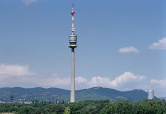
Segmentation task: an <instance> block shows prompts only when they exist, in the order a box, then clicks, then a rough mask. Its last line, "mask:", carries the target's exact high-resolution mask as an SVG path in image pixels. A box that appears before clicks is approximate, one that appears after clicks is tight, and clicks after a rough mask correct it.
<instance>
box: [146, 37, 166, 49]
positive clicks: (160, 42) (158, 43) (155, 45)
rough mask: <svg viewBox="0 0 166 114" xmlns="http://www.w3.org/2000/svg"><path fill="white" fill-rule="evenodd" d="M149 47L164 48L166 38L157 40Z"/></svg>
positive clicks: (165, 47) (165, 46)
mask: <svg viewBox="0 0 166 114" xmlns="http://www.w3.org/2000/svg"><path fill="white" fill-rule="evenodd" d="M149 49H159V50H166V38H163V39H161V40H159V41H158V42H155V43H153V44H152V45H150V46H149Z"/></svg>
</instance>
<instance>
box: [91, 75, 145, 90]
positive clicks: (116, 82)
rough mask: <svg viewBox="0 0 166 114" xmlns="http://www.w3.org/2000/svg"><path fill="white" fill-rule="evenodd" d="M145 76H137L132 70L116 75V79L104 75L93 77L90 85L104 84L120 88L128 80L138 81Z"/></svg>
mask: <svg viewBox="0 0 166 114" xmlns="http://www.w3.org/2000/svg"><path fill="white" fill-rule="evenodd" d="M145 78H146V77H145V76H136V75H134V74H133V73H131V72H124V73H123V74H122V75H120V76H118V77H116V78H115V79H114V80H110V79H109V78H103V77H100V76H98V77H92V79H91V81H90V82H89V85H90V86H91V87H94V86H104V87H110V88H118V87H120V86H122V85H125V84H127V83H128V82H138V81H142V80H144V79H145Z"/></svg>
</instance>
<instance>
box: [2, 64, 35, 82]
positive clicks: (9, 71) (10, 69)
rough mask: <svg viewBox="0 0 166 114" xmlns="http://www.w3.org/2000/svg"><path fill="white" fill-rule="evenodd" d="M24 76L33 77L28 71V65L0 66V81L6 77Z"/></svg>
mask: <svg viewBox="0 0 166 114" xmlns="http://www.w3.org/2000/svg"><path fill="white" fill-rule="evenodd" d="M25 75H33V73H30V72H29V70H28V65H24V66H21V65H6V64H1V65H0V79H3V78H8V77H20V76H25Z"/></svg>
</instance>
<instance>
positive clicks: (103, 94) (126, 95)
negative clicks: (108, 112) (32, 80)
mask: <svg viewBox="0 0 166 114" xmlns="http://www.w3.org/2000/svg"><path fill="white" fill-rule="evenodd" d="M11 96H13V98H11ZM69 97H70V91H69V90H64V89H59V88H41V87H37V88H20V87H14V88H0V101H1V102H11V101H12V102H13V101H16V102H23V101H24V102H31V101H34V100H38V101H51V102H56V101H63V100H64V101H65V102H69ZM104 99H109V100H110V101H111V102H114V101H118V100H124V101H126V100H127V101H139V100H143V99H147V92H145V91H143V90H138V89H135V90H132V91H117V90H115V89H110V88H102V87H93V88H89V89H82V90H76V101H84V100H104Z"/></svg>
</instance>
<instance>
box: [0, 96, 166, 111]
mask: <svg viewBox="0 0 166 114" xmlns="http://www.w3.org/2000/svg"><path fill="white" fill-rule="evenodd" d="M0 112H14V113H15V114H166V101H165V100H161V99H153V100H141V101H136V102H129V101H117V102H114V103H110V102H109V100H100V101H93V100H88V101H82V102H75V103H64V102H60V103H58V104H54V103H51V102H39V101H33V102H32V103H31V104H19V103H2V104H0Z"/></svg>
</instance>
